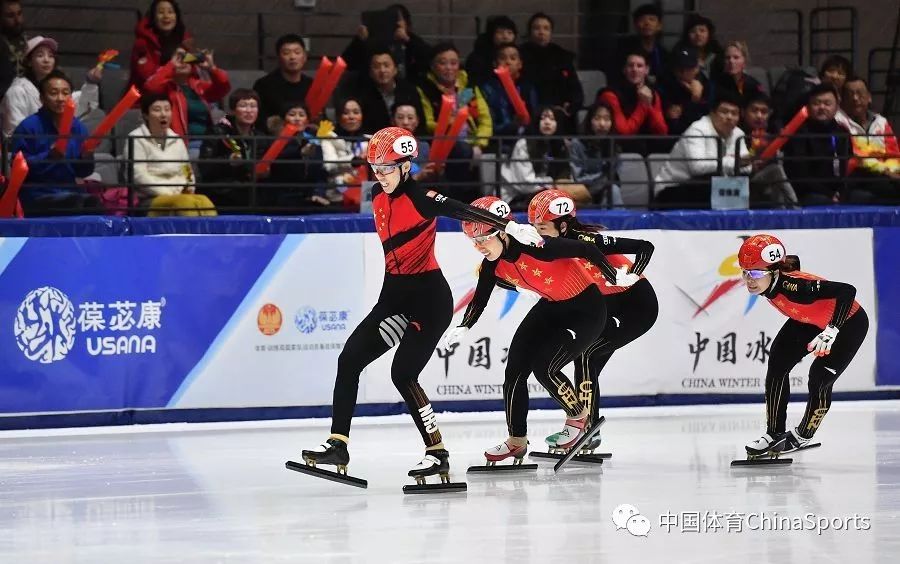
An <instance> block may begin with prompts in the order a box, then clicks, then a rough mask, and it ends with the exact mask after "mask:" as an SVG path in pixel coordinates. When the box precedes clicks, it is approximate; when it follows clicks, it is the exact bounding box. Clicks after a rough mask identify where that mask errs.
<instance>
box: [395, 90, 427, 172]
mask: <svg viewBox="0 0 900 564" xmlns="http://www.w3.org/2000/svg"><path fill="white" fill-rule="evenodd" d="M391 114H392V116H393V117H392V119H391V125H396V126H397V127H402V128H403V129H405V130H407V131H409V132H410V133H412V134H413V135H415V136H416V137H418V141H419V154H418V156H416V158H415V159H413V161H412V168H410V170H409V173H410V174H411V175H412V176H413V178H415V179H416V180H418V181H420V182H424V181H428V180H436V179H437V177H438V174H437V167H436V166H435V164H434V163H432V162H429V156H430V154H431V146H430V145H429V143H428V141H425V140H424V139H422V138H421V137H419V135H420V131H421V120H420V119H419V104H410V103H408V102H400V103H395V104H394V106H393V107H392V108H391Z"/></svg>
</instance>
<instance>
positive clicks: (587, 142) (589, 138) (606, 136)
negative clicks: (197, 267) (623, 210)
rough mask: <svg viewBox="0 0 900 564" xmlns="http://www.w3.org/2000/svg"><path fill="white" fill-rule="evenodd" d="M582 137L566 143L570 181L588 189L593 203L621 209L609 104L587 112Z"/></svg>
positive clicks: (615, 145)
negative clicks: (569, 158)
mask: <svg viewBox="0 0 900 564" xmlns="http://www.w3.org/2000/svg"><path fill="white" fill-rule="evenodd" d="M581 133H582V134H584V135H585V137H583V138H580V139H579V138H577V137H576V138H573V139H572V140H571V141H570V142H569V153H570V154H571V157H572V162H571V165H572V177H573V179H574V180H575V182H578V183H580V184H584V185H585V186H586V187H587V189H588V192H590V194H591V198H592V199H593V201H594V203H597V204H605V205H607V206H608V207H621V206H623V205H624V204H623V201H622V191H621V189H620V188H619V186H618V185H617V182H618V174H617V172H616V169H615V160H616V156H617V155H618V153H619V149H618V145H617V144H616V142H615V140H614V139H615V137H614V135H615V129H614V128H613V117H612V108H611V107H610V106H609V104H607V103H606V102H603V101H600V102H595V103H594V105H593V106H591V107H590V108H589V109H588V112H587V115H585V117H584V123H583V124H582V129H581Z"/></svg>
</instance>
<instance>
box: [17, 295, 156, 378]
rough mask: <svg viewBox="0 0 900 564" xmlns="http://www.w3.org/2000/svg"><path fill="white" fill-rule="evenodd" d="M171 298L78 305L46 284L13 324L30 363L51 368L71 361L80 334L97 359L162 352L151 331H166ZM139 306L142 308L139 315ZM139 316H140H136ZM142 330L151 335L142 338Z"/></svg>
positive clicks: (27, 298)
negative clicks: (164, 315)
mask: <svg viewBox="0 0 900 564" xmlns="http://www.w3.org/2000/svg"><path fill="white" fill-rule="evenodd" d="M165 305H166V299H165V298H162V299H160V300H159V301H153V300H148V301H144V302H141V303H140V304H139V303H138V302H132V301H128V300H118V301H115V302H112V303H109V304H104V303H100V302H95V301H88V302H84V303H81V304H80V305H78V308H77V309H78V311H79V314H78V316H76V315H75V309H76V308H75V305H74V304H73V303H72V301H71V300H70V299H69V297H68V296H66V294H65V293H63V292H62V291H61V290H59V289H58V288H54V287H52V286H44V287H42V288H38V289H36V290H32V291H31V292H29V293H28V295H26V296H25V299H24V300H22V303H21V304H20V305H19V308H18V309H17V310H16V319H15V324H14V326H13V333H14V334H15V338H16V344H17V345H18V347H19V350H21V351H22V353H23V354H24V355H25V357H26V358H27V359H29V360H32V361H35V362H40V363H41V364H50V363H53V362H57V361H60V360H63V359H65V358H66V357H67V356H68V355H69V353H70V352H72V350H73V349H74V347H75V336H76V332H80V333H81V334H82V335H83V336H84V337H85V348H86V350H87V353H88V354H89V355H91V356H114V355H123V354H143V353H155V352H156V337H155V336H154V335H152V334H149V333H150V332H151V331H154V330H156V329H161V328H162V309H163V307H165ZM138 306H140V310H139V311H136V310H137V308H138ZM136 316H137V317H136ZM138 330H141V333H145V334H136V333H137V332H138Z"/></svg>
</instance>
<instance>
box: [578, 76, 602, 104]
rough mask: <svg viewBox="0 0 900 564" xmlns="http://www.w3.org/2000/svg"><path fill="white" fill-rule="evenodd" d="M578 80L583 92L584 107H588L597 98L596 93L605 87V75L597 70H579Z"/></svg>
mask: <svg viewBox="0 0 900 564" xmlns="http://www.w3.org/2000/svg"><path fill="white" fill-rule="evenodd" d="M578 79H579V80H580V81H581V91H582V92H584V105H585V106H590V105H591V104H593V103H594V99H595V98H596V97H597V91H598V90H600V89H601V88H605V87H606V74H605V73H604V72H603V71H599V70H580V71H578Z"/></svg>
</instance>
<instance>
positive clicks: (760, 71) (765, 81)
mask: <svg viewBox="0 0 900 564" xmlns="http://www.w3.org/2000/svg"><path fill="white" fill-rule="evenodd" d="M744 72H746V73H747V74H749V75H750V76H752V77H753V78H755V79H756V80H758V81H759V83H760V84H761V85H762V87H763V90H765V92H766V94H768V93H769V92H771V91H772V86H771V85H770V84H769V75H768V73H767V72H766V69H764V68H762V67H747V68H746V69H745V71H744Z"/></svg>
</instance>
